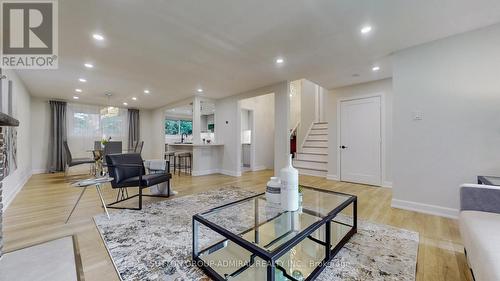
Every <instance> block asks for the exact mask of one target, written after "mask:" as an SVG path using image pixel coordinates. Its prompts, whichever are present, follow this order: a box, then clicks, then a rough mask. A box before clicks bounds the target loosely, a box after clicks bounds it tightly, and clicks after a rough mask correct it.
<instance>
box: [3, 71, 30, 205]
mask: <svg viewBox="0 0 500 281" xmlns="http://www.w3.org/2000/svg"><path fill="white" fill-rule="evenodd" d="M4 74H5V75H6V76H7V79H5V80H3V82H4V83H7V81H8V80H12V82H13V86H12V97H13V104H12V105H13V111H14V112H13V115H14V117H15V118H16V119H18V120H19V127H18V128H17V163H18V164H17V170H15V171H13V172H11V174H10V175H9V176H8V177H6V178H5V179H4V181H3V203H4V209H6V208H7V207H8V206H9V204H10V203H11V202H12V200H13V199H14V197H15V196H16V194H17V193H18V192H19V191H20V190H21V188H22V187H23V186H24V184H25V183H26V182H27V181H28V179H29V178H30V176H31V170H32V168H31V142H32V138H31V136H32V135H31V114H30V99H31V96H30V93H29V92H28V90H27V89H26V87H25V86H24V83H23V82H22V81H21V79H19V77H18V76H17V74H16V73H15V72H14V71H11V70H4Z"/></svg>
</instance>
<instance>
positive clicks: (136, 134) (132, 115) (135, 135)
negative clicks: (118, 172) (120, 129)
mask: <svg viewBox="0 0 500 281" xmlns="http://www.w3.org/2000/svg"><path fill="white" fill-rule="evenodd" d="M139 138H140V131H139V109H129V110H128V149H129V150H132V149H134V147H133V146H134V144H135V143H136V142H138V141H139Z"/></svg>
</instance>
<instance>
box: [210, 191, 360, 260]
mask: <svg viewBox="0 0 500 281" xmlns="http://www.w3.org/2000/svg"><path fill="white" fill-rule="evenodd" d="M302 193H303V199H302V200H303V202H302V204H301V207H300V208H299V210H298V211H294V212H286V211H282V210H281V207H280V206H279V205H276V204H272V203H269V202H267V200H266V197H265V195H263V194H262V195H259V196H255V197H251V198H247V199H244V200H242V201H238V202H235V203H232V204H229V205H226V206H222V207H219V208H215V209H212V210H210V211H208V212H205V213H202V214H200V215H201V217H203V218H204V219H206V220H207V221H209V222H211V223H213V224H215V225H217V226H219V227H222V228H223V229H225V230H227V231H229V232H231V233H233V234H235V235H237V236H239V237H240V238H242V239H244V240H246V241H248V242H250V243H252V244H254V245H256V246H258V247H259V248H261V249H263V250H264V251H267V252H270V253H272V252H273V251H275V250H276V249H277V248H278V247H279V246H281V245H283V244H285V243H287V242H289V241H290V240H291V239H293V238H294V237H296V236H297V235H299V234H300V233H301V232H303V231H304V230H306V229H307V228H308V227H310V226H311V225H313V224H315V223H320V221H322V220H323V219H324V218H325V217H327V216H329V215H332V213H336V212H341V211H342V217H343V218H344V219H345V218H349V217H350V218H352V216H353V214H352V209H351V208H345V206H346V205H348V204H349V203H351V202H352V200H353V198H354V196H352V195H348V194H342V193H336V192H331V191H325V190H319V189H315V188H311V187H304V188H303V192H302Z"/></svg>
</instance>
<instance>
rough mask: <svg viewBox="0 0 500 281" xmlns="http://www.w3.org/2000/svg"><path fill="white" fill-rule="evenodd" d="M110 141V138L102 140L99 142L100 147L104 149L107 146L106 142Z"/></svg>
mask: <svg viewBox="0 0 500 281" xmlns="http://www.w3.org/2000/svg"><path fill="white" fill-rule="evenodd" d="M110 140H111V137H109V138H105V137H104V138H102V140H101V147H102V148H103V149H104V147H105V146H106V144H108V142H109V141H110Z"/></svg>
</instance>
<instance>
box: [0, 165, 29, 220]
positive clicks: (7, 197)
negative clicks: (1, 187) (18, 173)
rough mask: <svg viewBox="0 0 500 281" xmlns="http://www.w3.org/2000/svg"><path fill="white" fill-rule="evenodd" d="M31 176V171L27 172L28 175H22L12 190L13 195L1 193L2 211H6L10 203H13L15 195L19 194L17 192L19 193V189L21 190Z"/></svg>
mask: <svg viewBox="0 0 500 281" xmlns="http://www.w3.org/2000/svg"><path fill="white" fill-rule="evenodd" d="M31 176H32V172H31V171H29V172H28V173H26V174H24V175H23V176H22V178H21V180H20V181H19V183H18V184H17V185H16V187H15V188H14V193H11V194H8V195H7V194H5V193H3V201H4V204H3V211H5V210H7V208H8V207H9V205H10V203H12V201H14V198H16V196H17V194H19V192H20V191H21V189H23V187H24V186H25V185H26V183H27V182H28V180H29V179H30V178H31ZM4 180H5V179H4Z"/></svg>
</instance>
